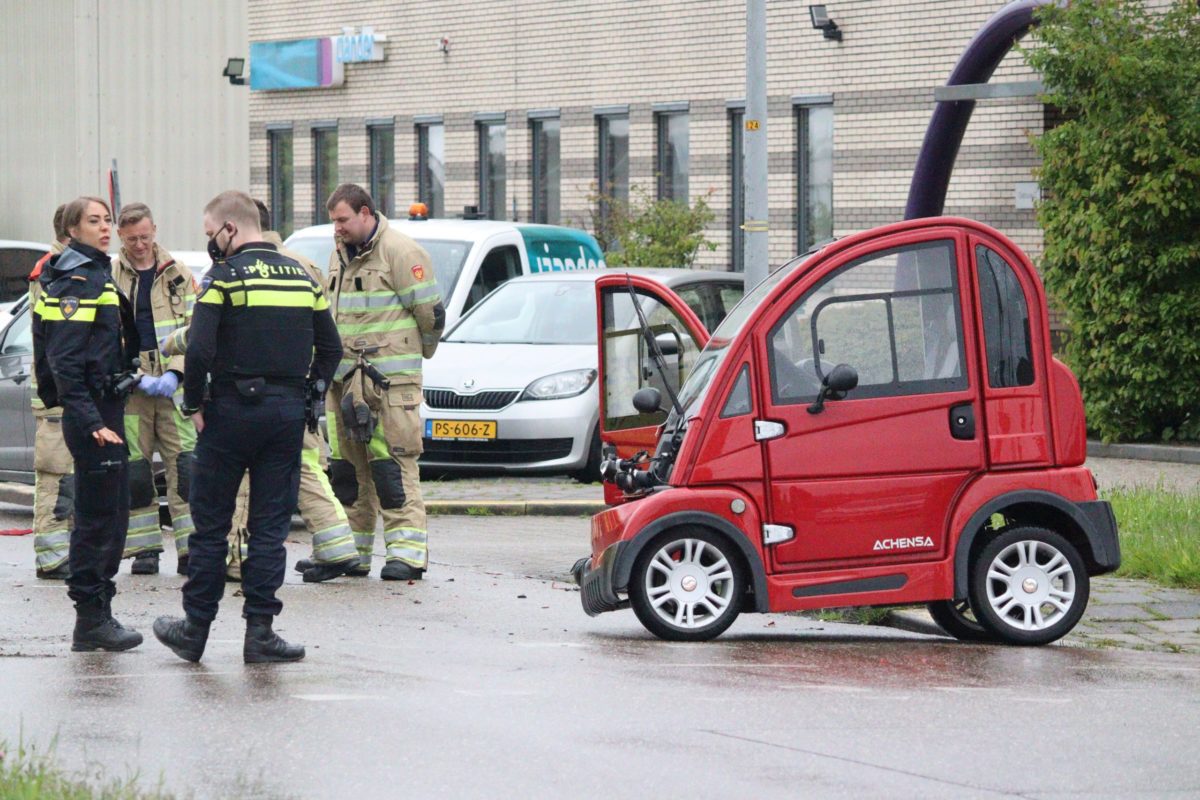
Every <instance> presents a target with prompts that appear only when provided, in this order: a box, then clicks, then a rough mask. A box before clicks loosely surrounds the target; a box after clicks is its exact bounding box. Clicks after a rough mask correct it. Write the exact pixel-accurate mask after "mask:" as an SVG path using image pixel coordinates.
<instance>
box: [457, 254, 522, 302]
mask: <svg viewBox="0 0 1200 800" xmlns="http://www.w3.org/2000/svg"><path fill="white" fill-rule="evenodd" d="M520 274H521V256H520V254H519V253H518V252H517V248H515V247H513V246H512V245H505V246H503V247H494V248H492V251H491V252H490V253H488V254H487V255H486V256H484V257H483V263H482V264H480V265H479V274H477V275H476V276H475V280H474V281H472V282H471V291H470V293H469V294H468V295H467V301H466V302H465V303H464V304H463V313H466V311H467V309H469V308H470V307H471V306H473V305H475V304H476V303H478V302H479V301H480V300H482V299H483V298H485V297H487V296H488V293H489V292H491V291H492V289H495V288H496V287H497V286H499V285H500V284H502V283H504V282H505V281H507V280H509V279H511V278H515V277H517V276H518V275H520Z"/></svg>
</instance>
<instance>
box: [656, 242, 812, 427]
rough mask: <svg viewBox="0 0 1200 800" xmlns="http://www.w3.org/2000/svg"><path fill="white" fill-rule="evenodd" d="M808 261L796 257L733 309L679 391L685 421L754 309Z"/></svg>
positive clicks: (714, 334)
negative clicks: (799, 266) (800, 265)
mask: <svg viewBox="0 0 1200 800" xmlns="http://www.w3.org/2000/svg"><path fill="white" fill-rule="evenodd" d="M805 260H806V257H801V258H797V259H795V260H793V261H792V262H790V263H788V264H784V265H783V266H782V267H780V268H779V269H777V270H775V271H774V272H772V273H771V274H770V275H768V276H767V277H766V278H765V279H764V280H763V281H762V282H761V283H759V284H758V285H757V286H755V287H754V288H753V289H751V290H750V291H749V292H747V293H746V296H745V297H743V298H742V299H741V302H739V303H738V304H737V305H736V306H734V307H733V310H732V311H730V312H729V315H728V316H726V317H725V319H724V320H722V321H721V324H720V325H718V326H717V329H716V330H715V331H713V334H712V337H711V338H710V339H709V340H708V345H707V346H705V348H704V350H703V351H702V352H701V353H700V358H699V359H697V360H696V366H695V367H694V368H693V369H692V374H691V375H689V376H688V379H687V380H686V381H684V384H683V388H682V389H680V391H679V405H680V406H682V407H683V418H684V419H688V418H689V417H693V416H695V415H696V413H697V412H699V410H700V405H701V403H703V402H704V397H705V395H707V394H708V387H709V386H711V385H712V377H713V375H715V374H716V373H717V370H718V369H719V368H720V366H721V364H722V363H723V362H724V361H725V357H726V356H727V355H728V354H729V345H731V344H733V340H734V339H736V338H737V336H738V334H739V333H741V331H742V328H743V327H745V325H746V322H747V320H749V319H750V317H751V315H752V313H753V312H754V309H756V308H758V306H759V304H760V303H762V301H763V298H765V297H766V296H767V295H768V294H769V293H770V291H771V290H772V289H774V288H775V287H776V286H778V285H779V282H780V281H782V280H783V279H784V277H786V276H787V275H789V274H791V272H792V271H793V270H794V269H795V268H796V267H797V266H798V265H799V264H801V263H803V262H804V261H805ZM672 416H674V414H672ZM667 424H668V425H670V424H671V421H668V423H667Z"/></svg>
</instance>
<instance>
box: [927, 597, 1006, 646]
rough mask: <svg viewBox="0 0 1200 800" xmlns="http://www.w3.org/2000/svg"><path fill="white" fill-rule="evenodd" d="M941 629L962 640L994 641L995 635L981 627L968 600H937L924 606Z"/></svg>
mask: <svg viewBox="0 0 1200 800" xmlns="http://www.w3.org/2000/svg"><path fill="white" fill-rule="evenodd" d="M925 607H926V608H927V609H928V610H929V616H931V617H933V621H934V622H936V623H937V624H938V627H940V628H941V629H942V630H944V631H945V632H946V633H948V634H950V635H951V636H953V637H954V638H955V639H958V640H959V641H962V642H994V641H996V635H995V634H994V633H992V632H991V631H989V630H988V629H987V628H985V627H983V625H981V624H980V623H979V620H978V619H976V617H975V612H974V611H972V610H971V603H970V601H968V600H938V601H936V602H933V603H929V604H928V605H926V606H925Z"/></svg>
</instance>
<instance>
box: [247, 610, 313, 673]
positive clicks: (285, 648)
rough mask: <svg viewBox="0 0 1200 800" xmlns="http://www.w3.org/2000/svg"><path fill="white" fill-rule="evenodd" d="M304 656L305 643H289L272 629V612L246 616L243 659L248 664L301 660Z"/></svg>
mask: <svg viewBox="0 0 1200 800" xmlns="http://www.w3.org/2000/svg"><path fill="white" fill-rule="evenodd" d="M302 658H304V645H302V644H288V643H287V642H285V641H284V640H283V639H281V638H279V634H277V633H275V631H273V630H271V615H270V614H249V615H247V616H246V642H245V644H244V645H243V646H242V660H243V661H245V662H246V663H247V664H269V663H275V662H279V661H299V660H300V659H302Z"/></svg>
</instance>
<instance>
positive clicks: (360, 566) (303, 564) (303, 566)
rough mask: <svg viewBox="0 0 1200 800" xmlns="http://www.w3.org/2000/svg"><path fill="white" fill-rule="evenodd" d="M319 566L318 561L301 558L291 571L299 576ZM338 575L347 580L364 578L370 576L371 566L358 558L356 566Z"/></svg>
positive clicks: (353, 565)
mask: <svg viewBox="0 0 1200 800" xmlns="http://www.w3.org/2000/svg"><path fill="white" fill-rule="evenodd" d="M338 563H341V562H338ZM320 564H321V562H320V561H314V560H312V559H311V558H302V559H300V560H299V561H297V562H296V566H295V567H293V569H295V570H296V572H299V573H300V574H301V575H303V574H304V573H306V572H308V571H309V570H310V569H312V568H313V567H316V566H319V565H320ZM339 574H341V575H345V576H347V577H349V578H365V577H367V576H368V575H370V574H371V565H370V564H369V563H363V561H362V558H361V556H360V557H359V561H358V563H357V564H354V563H352V566H350V567H348V568H347V569H346V571H345V572H343V573H339ZM334 577H336V576H334ZM305 580H308V578H305ZM325 580H328V578H326V579H325ZM310 582H311V581H310Z"/></svg>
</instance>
